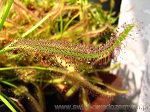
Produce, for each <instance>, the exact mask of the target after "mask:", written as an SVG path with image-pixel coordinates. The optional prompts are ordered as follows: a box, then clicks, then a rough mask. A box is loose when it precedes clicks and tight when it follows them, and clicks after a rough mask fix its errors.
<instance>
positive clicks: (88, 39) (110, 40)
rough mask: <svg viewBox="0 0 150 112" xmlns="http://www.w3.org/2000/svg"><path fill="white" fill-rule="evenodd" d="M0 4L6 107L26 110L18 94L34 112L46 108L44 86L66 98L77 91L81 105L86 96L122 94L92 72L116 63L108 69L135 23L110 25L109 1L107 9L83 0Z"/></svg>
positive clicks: (0, 73) (0, 72)
mask: <svg viewBox="0 0 150 112" xmlns="http://www.w3.org/2000/svg"><path fill="white" fill-rule="evenodd" d="M0 6H1V10H0V84H1V85H0V100H1V101H2V102H3V103H4V104H5V105H6V106H7V107H8V108H9V109H10V110H11V111H13V112H18V111H19V112H25V111H26V110H25V107H24V106H23V105H22V104H21V103H20V102H19V100H17V98H18V97H25V98H27V99H28V102H30V103H29V104H31V105H32V108H33V110H34V112H44V111H46V108H45V101H44V94H45V91H44V90H45V89H46V88H48V87H49V86H52V87H53V88H54V89H53V90H50V91H49V92H48V93H49V94H57V93H62V94H63V95H64V97H66V98H70V97H73V96H74V94H75V93H76V92H77V91H79V94H81V96H82V97H81V103H82V104H83V105H84V106H85V107H87V108H88V104H89V103H90V102H89V100H87V99H88V94H94V95H99V94H102V95H106V96H115V95H116V94H117V93H119V94H125V93H127V90H118V89H116V88H113V87H111V86H110V85H109V84H105V83H103V81H102V80H101V79H99V75H101V74H98V72H104V71H107V72H108V71H109V70H111V69H113V68H115V67H116V66H118V65H115V66H114V67H113V68H110V67H109V64H110V62H111V60H112V59H113V57H114V56H116V55H115V53H114V50H117V52H119V50H120V49H121V48H120V45H121V44H122V41H123V40H124V39H125V38H126V37H129V35H128V34H129V32H130V31H131V30H132V28H133V27H134V26H135V25H134V24H133V23H131V24H126V23H125V24H124V25H122V29H123V30H120V29H119V28H116V26H115V25H113V24H114V23H115V21H116V20H117V18H116V17H113V15H114V14H115V13H114V12H113V11H112V10H113V7H114V1H113V0H111V2H110V10H109V11H104V10H103V9H102V6H101V5H100V4H95V3H92V2H90V1H89V0H40V1H36V0H32V1H30V0H20V1H18V0H4V1H0ZM91 74H92V76H91ZM98 85H100V86H104V87H106V88H108V89H110V90H111V92H110V91H106V90H104V89H102V88H100V86H98ZM31 87H32V88H31ZM10 93H11V95H10ZM10 97H11V98H10Z"/></svg>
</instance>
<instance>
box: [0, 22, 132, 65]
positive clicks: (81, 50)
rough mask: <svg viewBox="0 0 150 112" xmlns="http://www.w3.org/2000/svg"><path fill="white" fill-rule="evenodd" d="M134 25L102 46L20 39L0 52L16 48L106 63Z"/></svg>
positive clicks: (130, 25) (89, 61) (28, 51)
mask: <svg viewBox="0 0 150 112" xmlns="http://www.w3.org/2000/svg"><path fill="white" fill-rule="evenodd" d="M134 26H135V25H134V24H128V25H126V26H125V29H124V31H123V32H121V33H119V34H117V33H118V32H117V33H114V34H113V35H112V37H111V38H110V40H108V41H107V42H106V44H104V45H102V46H100V47H94V46H87V45H82V44H72V43H70V42H66V41H61V40H48V39H18V40H16V42H13V43H11V44H10V45H9V46H7V47H6V48H4V49H3V50H1V51H0V53H2V52H4V51H7V49H11V48H14V50H16V49H17V50H19V51H20V52H24V53H27V54H30V53H33V52H35V53H36V52H39V53H40V54H41V55H53V56H58V57H65V58H69V59H73V60H81V61H82V60H83V61H86V62H87V63H92V62H94V63H96V62H98V61H101V60H102V63H103V62H104V63H106V62H107V60H108V59H109V56H110V55H111V54H112V53H113V50H114V49H115V48H117V47H118V46H119V45H120V44H121V42H122V41H123V40H124V39H125V38H126V37H127V35H128V33H129V32H130V31H131V30H132V28H133V27H134ZM107 58H108V59H107Z"/></svg>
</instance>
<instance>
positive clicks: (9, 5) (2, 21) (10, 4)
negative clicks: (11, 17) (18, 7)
mask: <svg viewBox="0 0 150 112" xmlns="http://www.w3.org/2000/svg"><path fill="white" fill-rule="evenodd" d="M5 1H6V0H5ZM13 2H14V0H10V1H9V2H8V4H6V6H5V8H6V9H5V10H4V11H5V12H4V14H2V15H3V18H2V19H1V20H0V30H1V29H2V26H3V24H4V22H5V20H6V18H7V16H8V13H9V11H10V8H11V6H12V4H13Z"/></svg>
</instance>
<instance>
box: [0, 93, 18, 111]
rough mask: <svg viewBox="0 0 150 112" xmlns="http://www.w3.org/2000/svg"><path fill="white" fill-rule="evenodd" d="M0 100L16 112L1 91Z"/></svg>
mask: <svg viewBox="0 0 150 112" xmlns="http://www.w3.org/2000/svg"><path fill="white" fill-rule="evenodd" d="M0 100H1V101H2V102H3V103H4V104H5V105H6V106H7V107H8V108H9V109H10V110H11V111H12V112H17V111H16V110H15V109H14V107H13V106H12V105H11V104H10V103H9V102H8V100H7V98H6V96H5V95H4V94H3V93H0Z"/></svg>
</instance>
